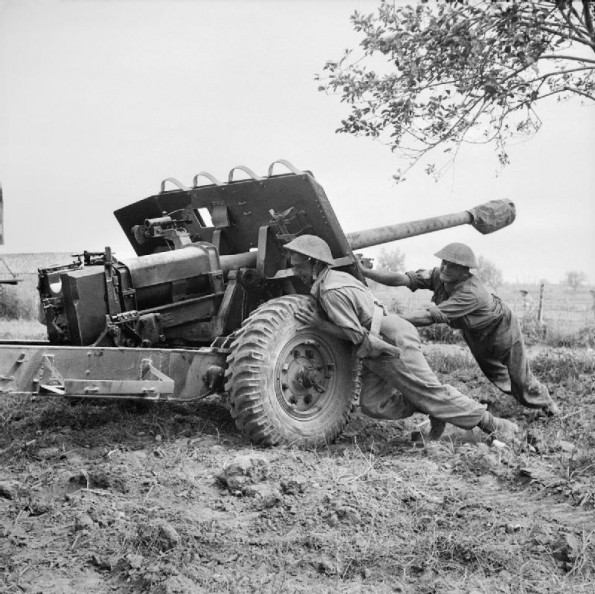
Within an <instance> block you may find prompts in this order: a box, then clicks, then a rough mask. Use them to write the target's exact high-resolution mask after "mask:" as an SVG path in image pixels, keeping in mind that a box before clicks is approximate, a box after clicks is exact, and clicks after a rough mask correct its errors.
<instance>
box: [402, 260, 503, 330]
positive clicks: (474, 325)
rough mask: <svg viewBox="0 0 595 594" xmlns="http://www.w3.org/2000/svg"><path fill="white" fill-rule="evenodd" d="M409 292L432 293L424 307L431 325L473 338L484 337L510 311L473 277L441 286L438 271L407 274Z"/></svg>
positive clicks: (443, 283) (442, 283)
mask: <svg viewBox="0 0 595 594" xmlns="http://www.w3.org/2000/svg"><path fill="white" fill-rule="evenodd" d="M406 274H407V276H408V277H409V280H410V284H409V288H410V289H411V290H412V291H416V290H417V289H429V290H430V291H433V293H434V294H433V295H432V302H433V303H434V304H435V305H434V306H431V307H429V308H428V310H429V312H430V315H431V316H432V319H433V321H434V322H442V323H446V324H448V325H449V326H452V327H453V328H457V329H459V330H464V331H466V332H469V333H470V334H473V335H478V334H481V335H485V334H486V333H487V332H489V331H490V330H493V329H495V327H496V326H497V325H498V324H499V323H500V322H501V321H502V320H503V319H505V318H510V309H509V308H508V306H507V305H506V304H505V303H503V302H502V301H501V300H500V298H499V297H497V296H496V295H492V294H491V293H489V292H488V291H487V290H486V288H485V286H484V285H483V284H482V282H481V281H480V280H479V279H478V278H477V277H476V276H474V275H473V274H471V275H470V276H469V277H468V278H466V279H464V280H462V281H459V282H458V283H445V282H444V281H442V280H441V279H440V269H439V268H433V269H431V270H417V271H415V272H407V273H406Z"/></svg>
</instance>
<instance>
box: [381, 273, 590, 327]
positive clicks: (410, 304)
mask: <svg viewBox="0 0 595 594" xmlns="http://www.w3.org/2000/svg"><path fill="white" fill-rule="evenodd" d="M370 285H371V288H372V290H373V292H374V293H375V295H376V296H377V297H378V298H379V299H380V301H382V303H384V304H385V305H386V306H387V307H389V309H390V310H391V311H395V312H396V313H403V314H407V313H409V312H412V311H415V310H418V309H425V307H427V306H428V305H429V304H430V303H431V299H432V292H431V291H426V290H419V291H415V292H414V293H412V292H411V291H410V290H409V289H407V288H405V287H384V286H382V285H378V284H376V283H370ZM524 292H526V293H524ZM494 293H495V294H496V295H498V296H499V297H500V298H501V299H502V300H503V301H505V302H506V303H507V304H508V305H509V307H510V308H511V309H512V311H513V312H514V313H515V314H516V315H517V317H518V318H519V319H521V320H525V321H534V322H535V323H537V322H539V321H540V322H541V323H542V324H543V325H544V326H545V327H547V328H551V329H556V330H560V331H565V332H567V333H572V332H576V331H578V330H580V329H581V328H584V327H585V326H591V325H594V324H595V290H594V289H593V287H584V286H583V287H579V288H577V289H576V290H575V289H572V288H570V287H568V286H565V285H558V284H546V285H544V286H543V290H542V289H541V286H540V285H518V284H505V285H503V286H502V287H500V288H499V289H498V290H497V291H494Z"/></svg>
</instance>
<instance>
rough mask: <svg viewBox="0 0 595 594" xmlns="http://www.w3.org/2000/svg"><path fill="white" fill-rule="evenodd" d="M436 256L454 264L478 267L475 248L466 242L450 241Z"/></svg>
mask: <svg viewBox="0 0 595 594" xmlns="http://www.w3.org/2000/svg"><path fill="white" fill-rule="evenodd" d="M434 256H436V257H438V258H440V259H441V260H446V261H447V262H452V263H453V264H459V265H460V266H467V268H477V260H476V259H475V254H474V253H473V250H472V249H471V248H470V247H469V246H468V245H465V244H464V243H449V244H448V245H446V246H444V247H443V248H442V249H441V250H440V251H438V252H436V253H435V254H434Z"/></svg>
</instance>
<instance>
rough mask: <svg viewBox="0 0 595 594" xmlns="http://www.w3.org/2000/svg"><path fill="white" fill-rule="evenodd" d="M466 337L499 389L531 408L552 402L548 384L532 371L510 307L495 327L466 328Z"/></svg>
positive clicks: (475, 355) (490, 378)
mask: <svg viewBox="0 0 595 594" xmlns="http://www.w3.org/2000/svg"><path fill="white" fill-rule="evenodd" d="M463 338H464V339H465V342H466V343H467V344H468V345H469V348H470V349H471V353H472V354H473V356H474V357H475V360H476V361H477V364H478V365H479V367H480V368H481V370H482V371H483V373H484V375H485V376H486V377H487V378H488V379H489V380H490V381H491V382H492V383H493V384H494V385H495V386H496V387H497V388H498V389H499V390H501V391H502V392H504V393H505V394H511V395H512V396H513V397H514V398H515V399H516V400H517V401H518V402H519V403H520V404H522V405H523V406H526V407H528V408H544V407H545V406H547V405H548V404H549V403H551V402H552V398H551V396H550V393H549V391H548V389H547V387H546V386H544V385H543V384H542V383H540V382H539V381H538V380H537V379H536V378H535V376H534V375H533V374H532V373H531V369H530V368H529V360H528V358H527V350H526V349H525V343H524V342H523V334H522V332H521V326H520V324H519V321H518V319H517V317H516V316H515V315H514V314H513V313H512V312H511V311H510V309H509V308H508V307H505V309H504V318H503V319H502V321H501V322H500V323H499V324H498V325H497V326H496V328H494V329H492V330H490V331H489V332H470V331H469V330H464V331H463Z"/></svg>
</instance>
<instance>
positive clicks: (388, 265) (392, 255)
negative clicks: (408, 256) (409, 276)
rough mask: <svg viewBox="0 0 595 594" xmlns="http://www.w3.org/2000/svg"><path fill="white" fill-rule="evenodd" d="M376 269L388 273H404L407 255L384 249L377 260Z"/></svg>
mask: <svg viewBox="0 0 595 594" xmlns="http://www.w3.org/2000/svg"><path fill="white" fill-rule="evenodd" d="M376 268H377V269H378V270H386V271H387V272H403V271H404V270H405V254H404V253H403V252H402V251H401V250H400V249H399V248H394V249H392V250H388V249H386V248H382V249H381V250H380V254H379V255H378V258H377V264H376Z"/></svg>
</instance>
